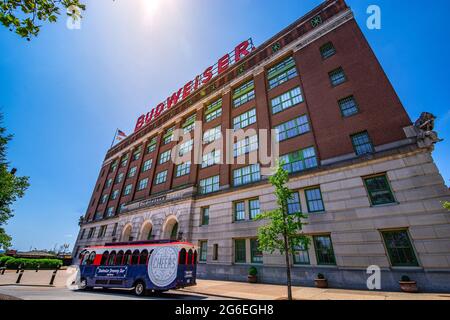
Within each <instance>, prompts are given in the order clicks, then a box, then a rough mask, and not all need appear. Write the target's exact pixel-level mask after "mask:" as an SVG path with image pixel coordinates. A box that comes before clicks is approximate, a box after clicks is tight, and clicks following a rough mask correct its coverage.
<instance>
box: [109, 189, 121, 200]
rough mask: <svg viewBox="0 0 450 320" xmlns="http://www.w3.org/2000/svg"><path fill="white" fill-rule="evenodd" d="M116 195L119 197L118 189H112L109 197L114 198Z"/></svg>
mask: <svg viewBox="0 0 450 320" xmlns="http://www.w3.org/2000/svg"><path fill="white" fill-rule="evenodd" d="M118 197H119V190H114V191H113V193H112V195H111V199H112V200H116V199H117V198H118Z"/></svg>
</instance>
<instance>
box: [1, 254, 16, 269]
mask: <svg viewBox="0 0 450 320" xmlns="http://www.w3.org/2000/svg"><path fill="white" fill-rule="evenodd" d="M13 259H14V258H13V257H9V256H2V257H0V267H4V266H5V264H6V263H7V262H8V261H10V260H13Z"/></svg>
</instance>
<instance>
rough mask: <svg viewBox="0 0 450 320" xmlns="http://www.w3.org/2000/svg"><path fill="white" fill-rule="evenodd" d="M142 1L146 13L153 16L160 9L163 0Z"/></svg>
mask: <svg viewBox="0 0 450 320" xmlns="http://www.w3.org/2000/svg"><path fill="white" fill-rule="evenodd" d="M141 3H142V6H143V8H144V10H145V12H146V14H148V15H150V16H152V15H154V14H155V13H156V12H157V11H158V8H159V6H160V4H161V0H141Z"/></svg>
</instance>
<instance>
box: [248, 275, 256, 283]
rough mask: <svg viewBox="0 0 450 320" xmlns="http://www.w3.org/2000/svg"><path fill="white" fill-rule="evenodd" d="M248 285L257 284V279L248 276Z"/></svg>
mask: <svg viewBox="0 0 450 320" xmlns="http://www.w3.org/2000/svg"><path fill="white" fill-rule="evenodd" d="M247 280H248V283H257V282H258V278H257V276H250V275H249V276H248V277H247Z"/></svg>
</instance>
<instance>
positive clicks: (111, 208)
mask: <svg viewBox="0 0 450 320" xmlns="http://www.w3.org/2000/svg"><path fill="white" fill-rule="evenodd" d="M113 215H114V207H110V208H108V210H106V217H107V218H111V217H112V216H113Z"/></svg>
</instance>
